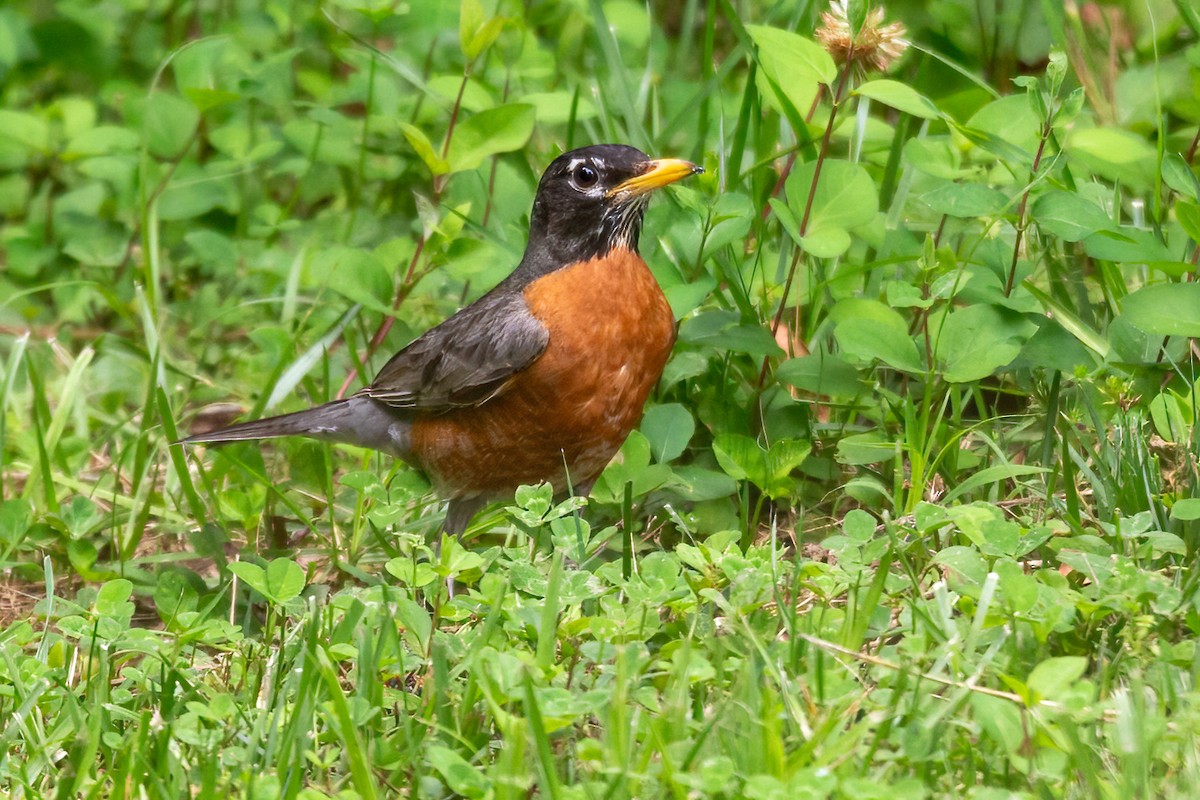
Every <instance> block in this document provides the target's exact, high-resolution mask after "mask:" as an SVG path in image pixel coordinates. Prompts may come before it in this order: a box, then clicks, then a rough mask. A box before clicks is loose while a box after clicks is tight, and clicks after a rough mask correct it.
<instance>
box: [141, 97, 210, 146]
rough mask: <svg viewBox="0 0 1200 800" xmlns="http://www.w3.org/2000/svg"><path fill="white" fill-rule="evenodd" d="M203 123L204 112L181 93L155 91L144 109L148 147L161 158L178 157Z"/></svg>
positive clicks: (145, 134)
mask: <svg viewBox="0 0 1200 800" xmlns="http://www.w3.org/2000/svg"><path fill="white" fill-rule="evenodd" d="M199 124H200V112H199V111H197V110H196V107H195V106H194V105H192V104H191V103H189V102H188V101H187V100H184V99H183V98H182V97H180V96H179V95H177V94H171V93H170V92H161V91H160V92H155V93H154V94H152V95H150V96H149V97H148V98H146V105H145V106H144V107H143V109H142V125H143V135H144V136H145V140H146V147H147V148H149V150H150V153H151V154H152V155H155V156H158V157H159V158H178V157H179V156H180V155H182V154H183V149H184V148H185V147H187V146H188V144H189V143H190V142H191V140H192V134H193V133H195V132H196V127H197V126H198V125H199Z"/></svg>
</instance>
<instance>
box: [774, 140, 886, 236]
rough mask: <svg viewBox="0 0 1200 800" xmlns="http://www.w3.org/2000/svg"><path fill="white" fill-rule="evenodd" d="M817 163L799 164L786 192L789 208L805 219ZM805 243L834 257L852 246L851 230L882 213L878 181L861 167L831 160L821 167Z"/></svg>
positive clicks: (806, 229) (805, 234)
mask: <svg viewBox="0 0 1200 800" xmlns="http://www.w3.org/2000/svg"><path fill="white" fill-rule="evenodd" d="M816 167H817V164H816V162H815V161H810V162H808V163H805V164H800V165H798V166H797V167H796V168H795V169H794V170H792V174H791V175H789V176H788V179H787V185H786V187H785V191H786V194H787V201H788V206H789V207H790V210H791V212H792V214H794V215H795V217H796V219H798V220H802V219H803V214H804V209H805V208H808V196H809V192H810V191H811V187H812V184H813V177H814V176H815V175H816ZM812 198H813V200H812V207H811V210H810V213H809V217H808V226H807V227H806V228H805V229H804V231H803V234H804V235H803V239H802V241H803V242H804V244H805V247H806V248H808V249H809V250H810V251H811V252H812V253H813V254H814V255H816V256H818V257H819V258H830V257H833V256H836V255H839V254H841V253H842V252H844V251H845V250H846V248H847V247H849V246H850V237H849V235H848V234H847V231H849V230H851V229H853V228H856V227H859V226H861V225H866V224H867V223H868V222H870V221H871V220H873V219H874V218H875V214H876V213H877V212H878V211H879V193H878V190H877V189H876V187H875V182H874V181H873V180H871V176H870V175H869V174H868V173H867V171H866V169H865V168H863V166H862V165H861V164H852V163H850V162H849V161H838V160H827V161H826V162H825V163H824V165H823V166H822V168H821V174H820V179H819V180H818V181H817V187H816V190H815V191H813V192H812Z"/></svg>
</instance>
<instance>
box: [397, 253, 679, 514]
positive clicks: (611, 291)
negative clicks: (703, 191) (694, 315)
mask: <svg viewBox="0 0 1200 800" xmlns="http://www.w3.org/2000/svg"><path fill="white" fill-rule="evenodd" d="M525 301H526V303H527V304H528V305H529V308H530V310H531V311H532V313H533V315H534V316H535V317H537V319H538V320H540V321H541V322H542V324H543V325H545V326H546V329H547V330H548V331H549V332H550V341H549V344H548V345H547V348H546V351H545V352H544V353H543V354H542V355H541V357H540V358H538V360H537V361H535V362H534V363H533V364H532V365H531V366H529V367H528V368H527V369H526V370H524V371H523V372H521V373H520V374H519V375H518V376H517V377H516V379H515V380H514V381H513V384H512V386H511V387H509V389H508V391H506V392H505V393H504V394H502V395H500V396H499V397H497V398H494V399H492V400H490V401H488V402H487V403H485V404H483V405H482V406H478V407H475V408H464V409H461V410H458V411H453V412H450V413H448V414H443V415H439V416H431V417H423V418H420V419H418V420H416V421H415V422H414V424H413V428H412V446H413V452H414V454H415V455H416V457H417V460H418V461H419V462H420V463H421V466H422V467H423V468H424V469H425V471H426V472H428V473H429V475H430V477H431V478H432V479H433V481H434V484H435V486H436V487H437V488H438V490H439V492H440V493H441V494H443V495H444V496H448V497H476V496H481V497H502V496H504V495H508V494H511V493H512V491H513V490H514V489H515V488H516V487H517V486H519V485H521V484H532V483H539V482H541V481H549V482H550V483H551V484H553V486H554V488H555V490H556V491H564V490H565V489H566V488H567V487H568V485H570V486H574V487H578V486H581V485H586V486H590V485H591V482H592V481H593V480H595V479H596V477H597V476H598V475H599V474H600V472H601V471H602V470H603V469H604V467H605V466H606V465H607V464H608V462H609V461H610V460H611V459H612V457H613V455H614V454H616V452H617V450H618V449H619V448H620V446H621V443H622V442H624V441H625V437H626V436H628V435H629V431H631V430H632V429H633V427H634V426H635V425H636V424H637V422H638V420H639V419H640V418H641V416H642V408H643V406H644V405H645V402H646V398H647V396H649V394H650V391H651V390H652V389H653V388H654V384H655V383H657V382H658V379H659V376H661V375H662V370H663V366H664V365H665V364H666V363H667V357H668V356H669V355H670V353H671V346H672V344H673V343H674V341H675V319H674V316H673V315H672V313H671V309H670V307H669V306H668V305H667V301H666V298H665V297H663V293H662V290H661V289H660V288H659V286H658V283H657V282H656V281H655V280H654V276H653V275H652V274H651V273H650V270H649V269H648V268H647V267H646V264H645V262H644V261H642V259H641V257H640V256H638V255H637V254H636V253H632V252H628V251H622V252H618V253H610V254H609V255H608V256H606V257H605V258H604V259H602V260H601V259H594V260H591V261H587V262H583V263H580V264H576V265H574V266H571V267H567V268H565V269H561V270H558V271H556V272H553V273H551V274H549V275H547V276H545V277H542V278H539V279H537V280H536V281H534V282H533V283H531V284H530V285H529V286H528V287H527V288H526V289H525ZM568 475H569V484H568Z"/></svg>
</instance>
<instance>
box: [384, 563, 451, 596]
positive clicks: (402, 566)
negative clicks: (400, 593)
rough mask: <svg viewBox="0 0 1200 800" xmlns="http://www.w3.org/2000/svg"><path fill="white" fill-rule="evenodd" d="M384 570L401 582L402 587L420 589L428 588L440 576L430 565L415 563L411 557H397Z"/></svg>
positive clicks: (385, 565)
mask: <svg viewBox="0 0 1200 800" xmlns="http://www.w3.org/2000/svg"><path fill="white" fill-rule="evenodd" d="M383 566H384V568H385V569H386V570H387V571H388V572H390V573H391V574H392V575H394V576H395V578H396V580H398V581H400V585H401V586H407V587H411V588H418V587H421V586H428V585H429V584H431V583H433V582H434V581H435V580H437V577H438V574H437V572H435V571H434V569H433V567H431V566H430V565H429V564H428V563H426V562H424V561H413V559H412V558H411V557H403V556H400V557H397V558H393V559H391V560H389V561H388V562H387V563H386V564H384V565H383Z"/></svg>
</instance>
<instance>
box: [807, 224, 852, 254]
mask: <svg viewBox="0 0 1200 800" xmlns="http://www.w3.org/2000/svg"><path fill="white" fill-rule="evenodd" d="M850 242H851V239H850V234H849V233H848V232H847V231H846V230H845V229H844V228H838V227H824V228H817V229H816V230H812V232H811V233H809V234H807V235H805V236H801V237H800V238H799V239H798V240H797V244H799V245H800V246H801V247H803V248H804V249H805V250H807V251H808V252H809V253H811V254H812V255H814V256H816V257H817V258H837V257H838V256H840V255H841V254H842V253H844V252H846V251H847V250H849V249H850Z"/></svg>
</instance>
